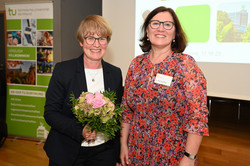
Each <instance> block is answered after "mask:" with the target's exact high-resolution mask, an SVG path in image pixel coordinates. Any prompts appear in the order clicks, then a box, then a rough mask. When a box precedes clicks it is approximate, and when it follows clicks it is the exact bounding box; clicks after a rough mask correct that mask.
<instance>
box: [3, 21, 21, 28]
mask: <svg viewBox="0 0 250 166" xmlns="http://www.w3.org/2000/svg"><path fill="white" fill-rule="evenodd" d="M21 29H22V27H21V20H20V19H18V20H7V30H21Z"/></svg>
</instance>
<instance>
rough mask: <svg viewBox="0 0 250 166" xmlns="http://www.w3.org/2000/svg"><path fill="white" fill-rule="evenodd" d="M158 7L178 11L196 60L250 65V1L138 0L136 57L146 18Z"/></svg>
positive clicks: (189, 49) (190, 51)
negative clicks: (141, 30)
mask: <svg viewBox="0 0 250 166" xmlns="http://www.w3.org/2000/svg"><path fill="white" fill-rule="evenodd" d="M158 6H165V7H171V8H172V9H174V10H175V11H176V14H177V16H178V18H179V19H180V22H181V24H182V27H183V29H184V31H185V32H186V34H187V38H188V47H187V48H186V50H185V53H187V54H190V55H191V56H193V57H194V58H195V60H196V61H198V62H220V63H250V0H243V1H241V0H209V1H205V0H136V23H135V26H136V27H135V34H136V36H135V43H136V46H135V55H136V56H137V55H139V54H142V51H141V49H140V47H139V38H140V29H141V26H142V24H143V19H144V18H145V17H146V16H147V14H148V13H149V12H150V11H152V10H153V9H154V8H156V7H158Z"/></svg>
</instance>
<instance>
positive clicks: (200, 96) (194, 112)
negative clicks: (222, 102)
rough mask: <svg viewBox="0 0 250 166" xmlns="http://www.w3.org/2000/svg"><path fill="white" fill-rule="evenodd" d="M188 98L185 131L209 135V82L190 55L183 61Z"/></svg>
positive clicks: (185, 92) (184, 81)
mask: <svg viewBox="0 0 250 166" xmlns="http://www.w3.org/2000/svg"><path fill="white" fill-rule="evenodd" d="M183 70H184V71H183V84H184V94H185V99H186V106H185V107H186V120H185V131H187V132H188V133H193V134H198V135H203V136H208V135H209V131H208V124H207V123H208V109H207V82H206V79H205V77H204V75H203V73H202V71H201V70H200V68H199V67H198V65H197V63H196V62H195V60H194V59H193V58H192V57H191V56H188V57H187V59H186V60H185V61H184V63H183Z"/></svg>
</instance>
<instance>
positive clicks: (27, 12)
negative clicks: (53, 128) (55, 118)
mask: <svg viewBox="0 0 250 166" xmlns="http://www.w3.org/2000/svg"><path fill="white" fill-rule="evenodd" d="M5 8H6V21H7V32H6V33H7V34H6V35H7V41H6V42H7V60H6V64H7V71H6V77H7V111H6V122H7V125H8V133H9V135H13V136H22V137H29V138H38V139H46V138H47V135H48V132H49V129H50V127H49V125H48V124H47V123H46V122H45V120H44V118H43V114H44V104H45V94H46V91H47V88H48V83H49V80H50V78H51V75H52V72H53V3H51V2H44V3H21V4H14V3H11V4H6V5H5Z"/></svg>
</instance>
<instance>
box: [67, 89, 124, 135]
mask: <svg viewBox="0 0 250 166" xmlns="http://www.w3.org/2000/svg"><path fill="white" fill-rule="evenodd" d="M71 101H72V104H73V107H72V110H73V113H74V115H75V117H76V118H77V119H78V121H79V122H80V123H82V125H88V127H89V128H90V129H91V130H92V131H93V130H95V131H96V132H97V133H98V132H100V133H103V134H104V135H105V136H106V137H108V138H109V139H113V138H114V137H115V132H117V131H118V130H120V129H121V127H120V117H121V108H120V107H119V106H115V93H114V92H113V91H110V90H108V91H105V92H103V93H100V92H96V93H94V94H93V93H90V92H82V93H81V95H80V97H79V98H78V99H76V98H75V96H74V95H73V94H72V95H71Z"/></svg>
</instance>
